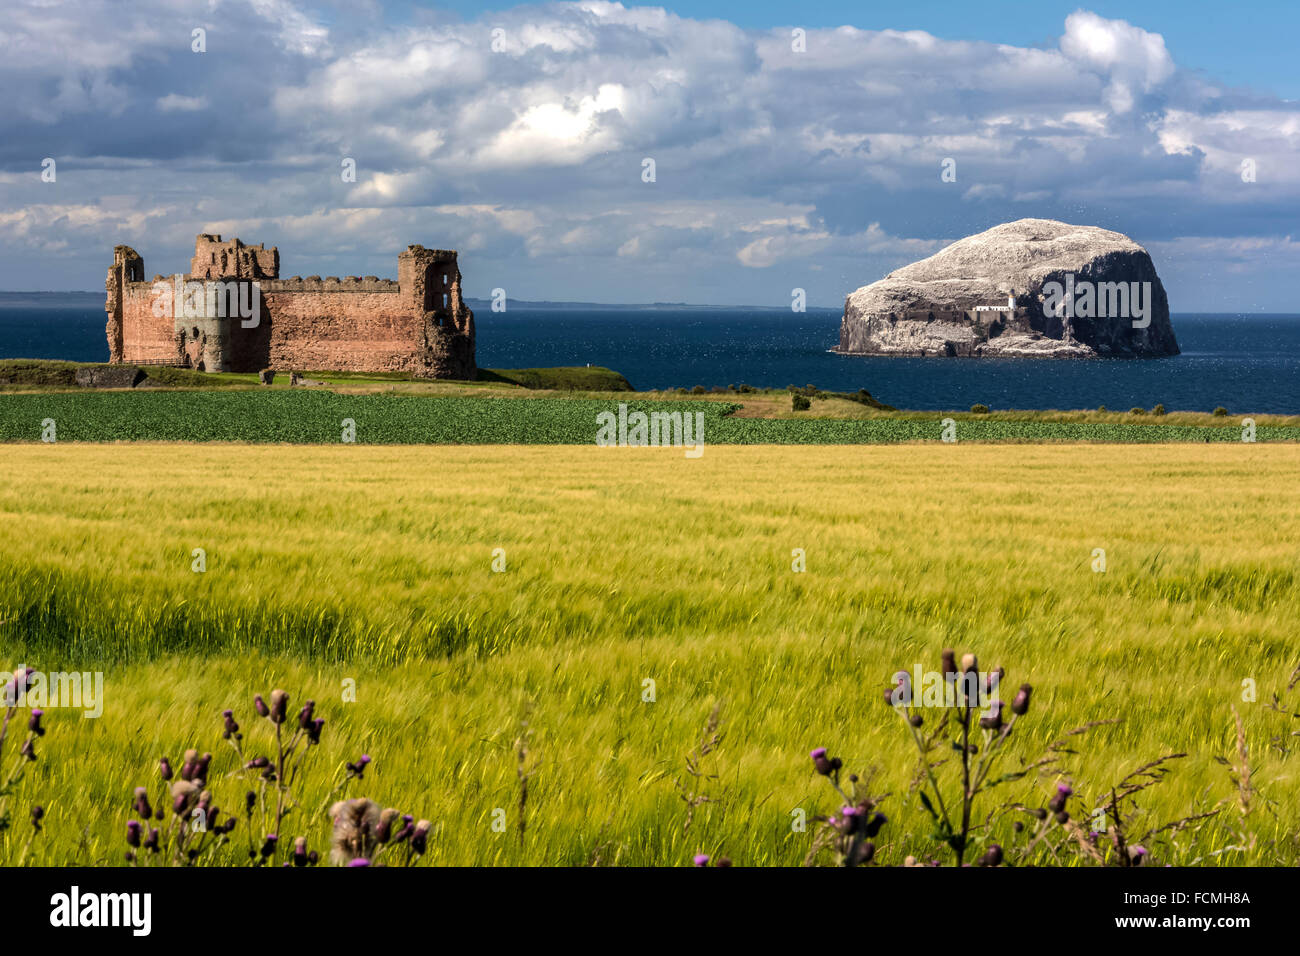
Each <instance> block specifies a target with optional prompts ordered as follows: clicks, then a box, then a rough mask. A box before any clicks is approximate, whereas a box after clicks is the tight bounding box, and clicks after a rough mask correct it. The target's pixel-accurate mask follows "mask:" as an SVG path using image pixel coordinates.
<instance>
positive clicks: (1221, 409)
mask: <svg viewBox="0 0 1300 956" xmlns="http://www.w3.org/2000/svg"><path fill="white" fill-rule="evenodd" d="M1214 414H1215V415H1217V416H1219V417H1220V418H1223V417H1224V416H1225V415H1227V414H1228V410H1227V409H1226V408H1224V407H1223V406H1222V405H1220V406H1219V407H1218V408H1216V409H1215V410H1214Z"/></svg>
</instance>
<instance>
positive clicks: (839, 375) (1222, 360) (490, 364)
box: [0, 293, 1300, 413]
mask: <svg viewBox="0 0 1300 956" xmlns="http://www.w3.org/2000/svg"><path fill="white" fill-rule="evenodd" d="M475 318H476V322H477V325H478V363H479V365H481V366H483V367H486V368H535V367H544V366H552V365H585V364H587V363H591V364H592V365H604V366H607V367H609V368H612V369H616V370H618V371H620V372H622V373H623V374H624V375H626V376H627V378H628V379H629V380H630V381H631V382H632V384H633V385H634V386H636V387H637V388H639V389H648V388H671V387H677V386H682V387H686V388H690V387H691V386H694V385H704V386H706V387H707V386H714V385H728V384H732V385H739V384H741V383H746V384H749V385H758V386H775V387H784V386H786V385H805V384H809V383H811V384H814V385H816V386H817V387H818V388H823V389H829V390H833V391H856V390H857V389H859V388H866V389H868V390H869V391H870V392H871V393H872V394H873V395H875V396H876V397H877V398H879V399H880V400H881V401H884V402H888V403H889V404H891V405H895V406H898V407H899V408H911V409H925V410H936V411H937V410H943V409H964V408H968V407H970V406H971V405H972V404H974V403H976V402H982V403H984V404H985V405H988V406H990V407H992V408H1096V407H1097V406H1098V405H1105V406H1106V407H1107V408H1111V409H1121V410H1127V409H1129V408H1130V407H1132V406H1134V405H1140V406H1142V407H1144V408H1150V407H1151V406H1153V405H1155V404H1157V403H1163V404H1164V406H1165V407H1166V408H1168V409H1169V410H1171V411H1173V410H1175V409H1191V410H1199V411H1209V410H1211V409H1213V408H1214V407H1215V406H1217V405H1223V406H1224V407H1226V408H1227V409H1228V410H1229V411H1230V412H1233V413H1245V412H1281V413H1300V315H1248V316H1243V315H1195V314H1190V315H1175V316H1174V317H1173V325H1174V331H1175V333H1176V334H1177V336H1178V343H1179V345H1180V347H1181V348H1182V350H1183V354H1182V355H1179V356H1176V357H1173V358H1162V359H1121V360H1092V361H1066V360H1041V359H1039V360H1036V359H960V358H945V359H939V358H927V359H918V358H874V357H866V356H843V355H833V354H831V353H829V352H828V351H827V350H828V349H829V348H830V347H831V346H833V345H834V344H835V343H836V341H837V339H838V337H839V319H840V316H839V312H838V311H832V310H809V311H808V312H806V313H804V314H802V315H796V314H793V313H788V312H776V311H746V310H731V309H671V308H663V309H644V310H622V309H610V310H601V309H576V310H572V311H565V310H553V309H545V310H541V309H538V310H530V309H522V308H521V309H513V308H512V309H511V310H510V311H509V312H506V313H493V312H491V311H490V310H488V309H487V308H478V309H476V310H475ZM104 321H105V316H104V308H103V299H102V297H99V298H95V297H93V296H78V295H76V294H61V293H49V294H25V295H20V294H17V293H0V358H61V359H71V360H75V361H82V362H102V361H104V360H106V359H107V358H108V346H107V344H106V342H105V339H104Z"/></svg>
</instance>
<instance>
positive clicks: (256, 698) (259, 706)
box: [253, 694, 271, 717]
mask: <svg viewBox="0 0 1300 956" xmlns="http://www.w3.org/2000/svg"><path fill="white" fill-rule="evenodd" d="M253 709H254V710H255V711H257V716H259V717H270V716H271V708H269V707H267V706H266V701H264V700H262V695H261V694H254V695H253Z"/></svg>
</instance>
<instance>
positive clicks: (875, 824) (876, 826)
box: [863, 813, 889, 837]
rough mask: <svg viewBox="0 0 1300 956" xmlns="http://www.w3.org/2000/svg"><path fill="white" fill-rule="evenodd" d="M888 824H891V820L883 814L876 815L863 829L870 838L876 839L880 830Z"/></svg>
mask: <svg viewBox="0 0 1300 956" xmlns="http://www.w3.org/2000/svg"><path fill="white" fill-rule="evenodd" d="M888 822H889V818H888V817H886V816H885V815H884V814H883V813H876V814H874V815H873V816H872V817H871V819H870V820H868V821H867V824H866V826H865V827H863V832H865V833H866V835H867V836H869V837H874V836H875V835H876V834H877V833H879V832H880V828H881V827H883V826H884V825H885V824H886V823H888Z"/></svg>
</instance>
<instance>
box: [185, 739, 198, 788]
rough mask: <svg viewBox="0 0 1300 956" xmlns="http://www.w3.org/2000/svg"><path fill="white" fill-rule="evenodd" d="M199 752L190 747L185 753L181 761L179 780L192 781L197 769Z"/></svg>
mask: <svg viewBox="0 0 1300 956" xmlns="http://www.w3.org/2000/svg"><path fill="white" fill-rule="evenodd" d="M198 763H199V752H198V751H197V750H195V749H194V748H193V747H191V748H190V749H189V750H187V751H185V759H184V760H182V761H181V779H182V780H192V779H194V771H195V769H196V768H197V767H198Z"/></svg>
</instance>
